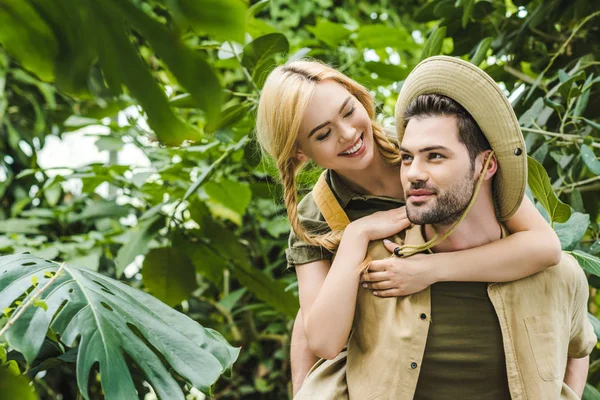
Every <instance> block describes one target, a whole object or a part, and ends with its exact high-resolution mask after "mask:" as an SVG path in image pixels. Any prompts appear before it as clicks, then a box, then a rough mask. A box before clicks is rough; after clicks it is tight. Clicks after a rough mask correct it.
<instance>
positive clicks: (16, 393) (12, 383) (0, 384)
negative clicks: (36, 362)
mask: <svg viewBox="0 0 600 400" xmlns="http://www.w3.org/2000/svg"><path fill="white" fill-rule="evenodd" d="M13 362H14V361H13ZM0 393H2V398H6V399H19V400H37V398H38V397H37V395H36V394H35V392H34V390H33V387H32V386H30V385H29V379H27V378H26V377H25V376H23V375H18V376H15V375H14V374H13V373H12V372H10V371H9V368H8V363H7V364H4V365H0Z"/></svg>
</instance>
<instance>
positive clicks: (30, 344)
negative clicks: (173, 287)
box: [0, 254, 239, 400]
mask: <svg viewBox="0 0 600 400" xmlns="http://www.w3.org/2000/svg"><path fill="white" fill-rule="evenodd" d="M58 268H59V265H58V264H56V263H54V262H51V261H48V260H43V259H41V258H38V257H35V256H32V255H29V254H17V255H11V256H6V257H0V310H2V309H5V308H6V307H9V306H10V305H11V304H12V303H13V302H14V301H15V300H16V299H18V298H19V297H20V296H22V295H23V293H25V292H26V291H27V290H28V289H30V287H31V286H32V282H33V281H36V280H37V285H38V286H37V288H41V287H43V285H45V284H46V283H48V282H49V280H50V279H51V276H52V274H54V273H56V271H57V270H58ZM34 277H35V278H34ZM35 292H36V290H33V291H31V292H30V293H29V294H28V297H29V296H32V295H34V294H35ZM39 298H40V299H41V300H43V301H44V302H45V303H46V305H47V310H45V309H44V308H42V307H30V308H27V309H26V310H25V311H24V312H23V314H22V315H21V316H19V318H18V319H17V320H16V321H15V323H14V325H12V326H11V327H10V328H9V329H8V331H7V332H6V334H5V335H4V338H3V339H4V340H6V341H7V342H8V344H9V345H10V347H12V348H14V349H15V350H17V351H19V352H21V353H22V354H23V355H24V357H25V359H26V360H27V361H28V362H29V363H31V362H32V361H33V360H34V359H35V357H36V355H37V354H38V352H39V350H40V347H41V345H42V342H43V340H44V337H45V336H46V332H47V331H48V327H50V328H51V329H52V330H53V331H54V332H55V333H57V334H58V335H60V337H61V340H62V341H63V342H64V343H65V344H67V345H68V346H76V345H77V343H78V344H79V352H78V356H77V383H78V386H79V388H80V391H81V392H82V393H83V395H84V397H85V398H86V399H88V398H89V396H88V391H87V387H88V377H89V374H90V370H91V368H92V367H93V366H94V364H96V363H98V367H99V370H100V377H101V383H102V388H103V390H104V393H105V395H106V398H107V399H119V400H121V399H132V398H137V395H136V391H135V387H134V384H133V380H132V378H131V374H130V372H129V369H128V367H127V363H126V360H125V357H124V354H123V353H126V354H127V355H128V356H129V358H130V360H132V361H133V362H134V363H135V364H136V365H137V366H138V367H139V369H140V370H141V371H143V373H144V374H145V376H146V379H147V380H148V382H150V384H151V385H152V386H153V388H154V390H155V391H156V393H157V394H158V395H159V396H160V397H161V398H163V399H183V393H182V391H181V389H180V386H179V384H178V383H177V382H176V380H175V379H174V378H173V376H172V374H171V373H170V372H169V369H172V370H173V371H174V372H175V373H176V374H178V375H179V376H180V377H183V378H184V379H185V380H186V381H188V382H189V383H190V384H191V385H193V386H194V387H196V388H198V389H200V390H202V391H203V392H205V393H209V392H210V386H211V385H212V384H213V383H214V382H215V381H216V380H217V378H218V377H219V376H220V375H221V374H222V373H223V372H224V371H226V370H228V369H230V368H231V366H232V364H233V362H234V361H235V359H236V358H237V355H238V352H239V349H236V348H233V347H231V346H230V345H229V344H228V343H227V342H226V341H225V339H224V338H223V337H222V336H221V335H220V334H219V333H217V332H215V331H213V330H211V329H207V328H203V327H202V326H200V325H199V324H198V323H196V322H195V321H193V320H192V319H190V318H188V317H187V316H185V315H183V314H181V313H179V312H177V311H175V310H174V309H172V308H171V307H169V306H167V305H165V304H163V303H161V302H160V301H158V300H157V299H155V298H154V297H152V296H150V295H148V294H147V293H144V292H142V291H140V290H137V289H134V288H132V287H130V286H127V285H125V284H124V283H121V282H119V281H116V280H114V279H110V278H108V277H106V276H103V275H101V274H98V273H95V272H92V271H89V270H86V269H83V268H78V267H74V266H71V265H65V266H63V270H62V273H61V274H60V275H59V276H57V277H56V278H55V280H54V281H53V282H51V283H50V284H49V285H48V287H47V288H46V289H44V290H43V292H42V293H41V295H40V296H39ZM26 301H27V298H25V299H24V300H23V301H22V303H21V304H24V303H25V302H26ZM21 307H22V306H21ZM18 311H19V309H18V308H17V309H16V310H15V313H16V312H18Z"/></svg>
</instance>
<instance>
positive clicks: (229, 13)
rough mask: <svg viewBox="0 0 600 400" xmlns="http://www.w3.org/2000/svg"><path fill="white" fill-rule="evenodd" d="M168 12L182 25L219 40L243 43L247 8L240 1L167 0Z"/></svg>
mask: <svg viewBox="0 0 600 400" xmlns="http://www.w3.org/2000/svg"><path fill="white" fill-rule="evenodd" d="M168 4H169V10H170V11H171V12H172V13H173V15H174V16H175V18H177V20H178V21H179V22H180V23H182V22H183V21H185V22H187V23H183V24H184V25H187V24H189V25H191V27H192V28H193V29H194V30H196V31H197V32H200V33H207V34H209V35H213V36H214V37H215V38H216V39H220V40H233V41H236V42H238V43H242V42H243V41H244V32H245V31H246V11H247V6H246V3H245V2H244V1H241V0H168Z"/></svg>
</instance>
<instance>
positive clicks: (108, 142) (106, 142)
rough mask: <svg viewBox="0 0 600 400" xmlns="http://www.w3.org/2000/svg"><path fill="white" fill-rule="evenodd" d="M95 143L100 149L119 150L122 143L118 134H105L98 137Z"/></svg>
mask: <svg viewBox="0 0 600 400" xmlns="http://www.w3.org/2000/svg"><path fill="white" fill-rule="evenodd" d="M95 144H96V147H97V148H98V150H100V151H119V150H121V149H122V148H123V144H124V143H123V140H122V139H121V138H120V137H118V136H113V135H107V136H101V137H99V138H98V140H96V143H95Z"/></svg>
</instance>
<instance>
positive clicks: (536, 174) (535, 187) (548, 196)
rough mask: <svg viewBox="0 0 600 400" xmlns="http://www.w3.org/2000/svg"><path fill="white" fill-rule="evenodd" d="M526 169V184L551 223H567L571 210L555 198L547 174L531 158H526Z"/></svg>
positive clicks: (540, 165)
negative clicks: (546, 212)
mask: <svg viewBox="0 0 600 400" xmlns="http://www.w3.org/2000/svg"><path fill="white" fill-rule="evenodd" d="M527 168H528V173H527V183H528V184H529V187H530V188H531V191H532V192H533V195H534V196H535V198H536V199H538V200H539V202H540V203H542V205H543V206H544V208H545V209H546V211H548V214H549V215H550V220H551V221H552V223H554V222H567V220H568V219H569V217H570V216H571V208H570V207H569V206H568V205H566V204H565V203H563V202H562V201H560V200H559V199H558V197H556V194H555V193H554V190H552V185H551V184H550V179H549V178H548V173H547V172H546V170H545V169H544V167H543V166H542V164H540V163H539V162H537V161H536V160H535V159H533V158H531V157H527Z"/></svg>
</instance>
